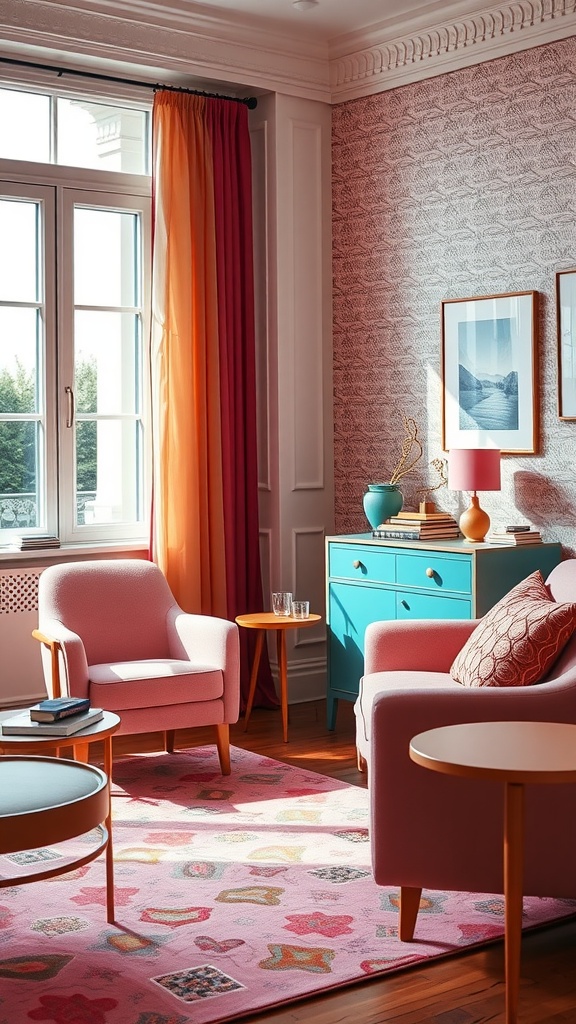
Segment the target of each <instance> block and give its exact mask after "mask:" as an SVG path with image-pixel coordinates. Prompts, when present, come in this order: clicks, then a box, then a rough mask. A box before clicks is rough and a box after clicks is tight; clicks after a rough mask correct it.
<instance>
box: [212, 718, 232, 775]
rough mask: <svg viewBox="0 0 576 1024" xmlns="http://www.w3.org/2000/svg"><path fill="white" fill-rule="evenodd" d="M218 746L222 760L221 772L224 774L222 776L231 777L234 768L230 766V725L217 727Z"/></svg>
mask: <svg viewBox="0 0 576 1024" xmlns="http://www.w3.org/2000/svg"><path fill="white" fill-rule="evenodd" d="M216 746H217V748H218V757H219V759H220V770H221V772H222V775H230V772H231V770H232V768H231V765H230V726H229V725H217V726H216Z"/></svg>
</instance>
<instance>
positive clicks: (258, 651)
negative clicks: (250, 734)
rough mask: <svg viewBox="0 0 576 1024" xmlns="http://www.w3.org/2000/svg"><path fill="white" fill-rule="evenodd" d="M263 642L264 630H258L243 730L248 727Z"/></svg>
mask: <svg viewBox="0 0 576 1024" xmlns="http://www.w3.org/2000/svg"><path fill="white" fill-rule="evenodd" d="M263 644H264V630H263V629H259V630H258V636H257V637H256V650H255V651H254V664H253V665H252V673H251V675H250V689H249V690H248V703H247V705H246V711H245V714H244V732H246V730H247V728H248V722H249V720H250V715H251V714H252V705H253V703H254V694H255V693H256V680H257V678H258V669H259V667H260V658H261V656H262V647H263Z"/></svg>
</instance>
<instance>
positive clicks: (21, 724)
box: [2, 708, 104, 737]
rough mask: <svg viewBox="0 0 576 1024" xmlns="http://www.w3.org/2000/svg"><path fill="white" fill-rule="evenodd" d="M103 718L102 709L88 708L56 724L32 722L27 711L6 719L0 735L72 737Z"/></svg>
mask: <svg viewBox="0 0 576 1024" xmlns="http://www.w3.org/2000/svg"><path fill="white" fill-rule="evenodd" d="M102 718H104V712H103V710H102V708H90V709H89V710H88V711H83V712H81V713H80V714H79V715H72V716H71V717H70V718H63V719H61V720H59V721H56V722H33V721H32V719H31V718H30V712H29V711H21V712H20V714H18V715H14V717H13V718H7V719H6V720H5V721H4V722H2V735H4V736H54V737H63V736H73V735H74V733H77V732H80V730H81V729H86V728H87V727H88V726H89V725H94V723H95V722H99V721H100V720H101V719H102Z"/></svg>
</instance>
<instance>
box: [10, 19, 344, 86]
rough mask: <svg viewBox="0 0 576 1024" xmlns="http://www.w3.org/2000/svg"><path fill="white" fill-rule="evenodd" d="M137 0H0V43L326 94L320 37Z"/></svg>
mask: <svg viewBox="0 0 576 1024" xmlns="http://www.w3.org/2000/svg"><path fill="white" fill-rule="evenodd" d="M135 6H136V5H135V4H134V3H128V4H126V5H123V3H122V2H121V0H119V2H118V3H116V4H115V7H114V12H113V13H112V9H111V8H110V7H109V6H107V5H106V6H102V8H101V9H100V10H97V5H96V4H94V3H93V4H92V5H91V8H90V10H87V9H85V8H84V7H82V0H72V2H70V3H68V2H63V0H0V51H1V52H2V53H4V55H5V56H9V57H14V56H16V55H17V56H19V57H22V58H23V59H26V58H28V59H30V60H31V61H38V62H40V61H45V62H48V63H52V64H55V63H58V62H60V63H62V64H69V65H70V66H72V67H75V68H77V67H80V66H82V65H84V66H87V68H88V69H89V70H94V66H95V64H97V63H100V65H101V66H102V67H103V70H104V71H108V72H110V74H121V73H122V67H124V68H128V69H129V72H128V73H129V74H130V77H137V76H138V77H139V76H140V75H141V76H142V78H143V79H144V80H148V81H152V82H155V81H158V80H164V81H166V82H169V83H171V84H180V85H187V84H192V85H193V86H194V87H196V86H197V84H198V80H202V81H204V82H205V86H206V88H207V89H208V90H209V89H211V88H212V86H213V83H214V81H215V80H216V81H218V82H221V83H228V84H230V85H232V86H233V87H237V88H236V89H234V88H232V89H231V90H230V91H231V92H237V93H238V94H240V93H244V94H245V93H246V92H247V91H249V90H251V89H252V90H254V91H256V92H257V91H258V90H259V91H260V92H268V91H272V92H274V91H280V92H285V93H287V94H289V95H294V96H301V97H305V98H309V99H316V100H321V101H323V102H326V103H329V102H330V86H329V64H328V48H327V46H326V45H325V44H320V43H310V42H308V43H303V42H302V41H297V40H295V39H293V38H292V39H291V38H290V37H285V36H279V35H277V34H274V33H272V32H263V31H262V29H260V30H255V29H254V28H249V27H248V26H246V25H245V24H244V25H241V26H240V25H236V24H234V25H232V24H231V23H230V22H216V21H215V20H214V19H213V18H212V19H206V18H204V19H198V18H194V19H191V18H189V17H185V16H184V15H177V14H176V13H175V12H174V11H170V10H169V11H167V12H166V17H164V10H163V9H162V8H159V7H158V6H156V7H155V8H154V12H152V10H150V9H146V10H145V11H143V10H142V5H138V9H137V10H135V9H134V8H135ZM153 19H154V20H153ZM112 62H113V63H112ZM118 64H120V65H121V67H119V66H118ZM114 65H115V66H114ZM0 70H1V65H0ZM163 75H164V78H162V76H163ZM191 79H192V80H193V81H192V82H190V80H191Z"/></svg>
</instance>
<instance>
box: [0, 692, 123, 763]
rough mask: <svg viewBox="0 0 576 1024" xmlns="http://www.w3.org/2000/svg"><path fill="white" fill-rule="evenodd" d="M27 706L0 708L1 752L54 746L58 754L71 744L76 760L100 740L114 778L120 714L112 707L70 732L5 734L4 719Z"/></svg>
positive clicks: (83, 758) (84, 757)
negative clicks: (113, 771) (113, 739)
mask: <svg viewBox="0 0 576 1024" xmlns="http://www.w3.org/2000/svg"><path fill="white" fill-rule="evenodd" d="M25 710H26V708H13V709H12V711H1V712H0V753H4V751H6V750H9V751H12V752H13V753H18V754H37V753H38V748H39V747H41V746H42V747H44V750H50V751H52V750H54V751H56V753H57V754H59V752H60V750H61V749H64V748H69V747H72V751H73V754H74V760H75V761H83V762H86V761H87V760H88V752H89V747H90V744H91V743H98V742H100V741H102V742H103V744H104V771H105V772H106V775H108V777H109V778H112V736H113V735H114V733H115V732H117V730H118V729H119V728H120V718H119V716H118V715H115V714H114V712H113V711H105V712H104V715H103V717H102V718H101V719H100V721H99V722H94V724H93V725H88V726H87V727H86V728H85V729H81V730H80V731H79V732H75V733H72V735H71V736H4V735H3V733H2V722H6V721H8V719H9V718H13V716H14V715H17V714H19V712H22V711H25Z"/></svg>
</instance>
